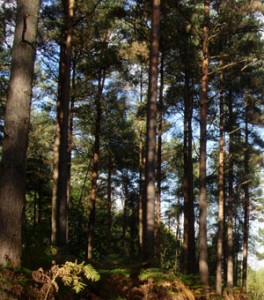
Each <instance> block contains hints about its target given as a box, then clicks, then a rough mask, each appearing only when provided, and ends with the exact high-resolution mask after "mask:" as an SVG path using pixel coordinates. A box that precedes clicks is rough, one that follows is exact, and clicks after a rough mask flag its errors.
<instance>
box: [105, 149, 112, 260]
mask: <svg viewBox="0 0 264 300" xmlns="http://www.w3.org/2000/svg"><path fill="white" fill-rule="evenodd" d="M108 155H109V157H108V172H107V229H106V233H107V237H106V240H107V252H108V253H109V254H110V253H111V251H112V235H111V232H112V169H113V163H112V156H111V152H109V154H108Z"/></svg>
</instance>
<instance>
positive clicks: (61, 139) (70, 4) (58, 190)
mask: <svg viewBox="0 0 264 300" xmlns="http://www.w3.org/2000/svg"><path fill="white" fill-rule="evenodd" d="M62 7H63V16H64V31H63V39H62V42H61V45H60V62H59V82H58V99H57V119H56V132H55V143H54V162H53V194H52V233H51V241H52V243H53V244H55V245H58V246H65V245H66V244H67V236H68V233H67V228H68V226H67V220H68V206H67V199H68V198H67V185H68V172H69V168H68V163H69V157H68V146H69V145H68V138H69V105H70V82H71V59H72V51H71V49H72V33H73V25H72V22H73V14H74V0H63V1H62Z"/></svg>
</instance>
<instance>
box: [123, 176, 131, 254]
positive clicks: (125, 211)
mask: <svg viewBox="0 0 264 300" xmlns="http://www.w3.org/2000/svg"><path fill="white" fill-rule="evenodd" d="M122 182H123V191H124V208H123V224H122V246H123V253H126V233H127V223H128V222H127V221H128V209H129V203H128V201H129V190H128V177H127V174H123V176H122Z"/></svg>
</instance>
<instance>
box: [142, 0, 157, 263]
mask: <svg viewBox="0 0 264 300" xmlns="http://www.w3.org/2000/svg"><path fill="white" fill-rule="evenodd" d="M159 34H160V0H152V31H151V49H150V64H149V91H148V93H149V94H148V103H147V136H146V169H145V170H146V172H145V174H146V185H145V189H146V192H145V195H144V196H145V199H144V226H143V255H144V258H145V259H146V260H148V261H149V262H150V264H153V263H154V256H155V253H154V252H155V251H154V226H155V224H154V223H155V168H156V166H155V156H156V115H157V92H158V91H157V89H158V65H159Z"/></svg>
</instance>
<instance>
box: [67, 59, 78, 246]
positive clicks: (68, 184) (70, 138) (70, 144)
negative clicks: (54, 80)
mask: <svg viewBox="0 0 264 300" xmlns="http://www.w3.org/2000/svg"><path fill="white" fill-rule="evenodd" d="M75 77H76V62H75V59H74V60H73V64H72V89H71V95H70V111H69V138H68V173H67V176H68V178H67V207H69V204H70V198H71V166H72V148H73V119H74V102H75V96H74V93H75V91H76V84H75V79H76V78H75ZM68 225H69V224H68V214H67V222H66V226H67V228H66V234H67V236H66V239H67V241H68V234H69V229H68Z"/></svg>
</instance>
